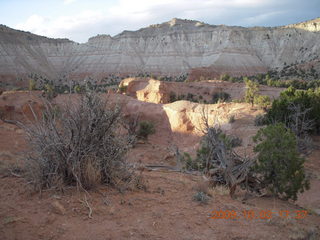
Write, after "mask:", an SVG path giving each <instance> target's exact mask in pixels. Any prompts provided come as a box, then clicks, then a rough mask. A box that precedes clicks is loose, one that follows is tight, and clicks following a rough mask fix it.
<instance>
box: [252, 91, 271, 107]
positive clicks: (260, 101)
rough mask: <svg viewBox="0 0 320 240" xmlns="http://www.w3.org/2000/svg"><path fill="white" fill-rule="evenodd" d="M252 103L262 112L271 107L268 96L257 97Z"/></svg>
mask: <svg viewBox="0 0 320 240" xmlns="http://www.w3.org/2000/svg"><path fill="white" fill-rule="evenodd" d="M254 103H255V104H257V105H258V106H259V107H260V108H262V109H263V110H267V109H268V107H270V106H271V100H270V97H269V96H265V95H258V96H256V97H255V99H254Z"/></svg>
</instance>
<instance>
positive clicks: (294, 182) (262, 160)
mask: <svg viewBox="0 0 320 240" xmlns="http://www.w3.org/2000/svg"><path fill="white" fill-rule="evenodd" d="M253 139H254V141H255V142H256V143H258V144H257V145H256V146H255V148H254V151H255V152H257V153H258V159H257V162H256V164H255V166H254V170H255V171H256V172H257V173H259V174H261V175H262V180H261V181H262V183H263V184H264V185H265V186H267V187H269V189H270V190H271V191H272V192H273V193H274V194H275V195H278V196H279V197H283V198H285V199H293V200H296V199H297V194H298V192H303V191H304V190H305V189H308V187H309V182H308V180H306V176H305V173H304V167H303V163H304V159H303V158H301V157H300V156H299V153H298V151H297V142H296V137H295V135H294V133H293V132H292V131H291V130H289V129H287V128H286V127H285V126H284V125H283V124H281V123H277V124H275V125H269V126H267V127H266V128H263V129H260V130H259V131H258V133H257V134H256V136H254V138H253Z"/></svg>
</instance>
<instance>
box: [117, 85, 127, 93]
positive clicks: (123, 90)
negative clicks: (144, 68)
mask: <svg viewBox="0 0 320 240" xmlns="http://www.w3.org/2000/svg"><path fill="white" fill-rule="evenodd" d="M119 92H120V93H126V92H127V86H124V85H120V86H119Z"/></svg>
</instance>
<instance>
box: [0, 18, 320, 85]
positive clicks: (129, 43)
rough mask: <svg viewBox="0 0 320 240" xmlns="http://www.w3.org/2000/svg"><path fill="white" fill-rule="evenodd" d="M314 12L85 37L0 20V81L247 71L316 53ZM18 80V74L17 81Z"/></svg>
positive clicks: (319, 38)
mask: <svg viewBox="0 0 320 240" xmlns="http://www.w3.org/2000/svg"><path fill="white" fill-rule="evenodd" d="M319 53H320V32H319V19H315V20H312V21H310V22H305V23H300V24H296V25H289V26H285V27H274V28H263V27H256V28H244V27H230V26H224V25H219V26H216V25H209V24H205V23H201V22H198V21H191V20H181V19H173V20H171V21H169V22H165V23H162V24H157V25H151V26H149V27H147V28H142V29H140V30H138V31H124V32H122V33H120V34H119V35H116V36H114V37H111V36H109V35H98V36H96V37H93V38H90V39H89V41H88V42H87V43H84V44H78V43H75V42H72V41H69V40H67V39H49V38H45V37H41V36H37V35H34V34H31V33H26V32H22V31H17V30H13V29H10V28H8V27H5V26H0V80H1V81H17V77H25V76H26V75H28V74H30V73H37V74H41V75H44V76H47V77H49V78H51V79H58V78H61V77H63V76H66V77H67V78H80V79H81V78H84V77H86V76H92V77H96V78H101V77H104V76H106V75H108V74H111V73H115V74H119V73H120V74H128V73H138V72H149V73H154V74H162V75H178V74H181V73H186V72H189V71H190V70H191V69H199V68H200V69H201V68H205V69H206V72H208V71H209V72H211V71H212V72H214V73H215V74H216V75H219V74H220V73H231V74H232V75H246V74H247V75H248V74H249V75H250V74H255V73H260V72H265V71H267V70H268V69H274V68H282V67H283V66H284V65H286V64H291V63H301V62H309V61H312V60H315V59H319V55H320V54H319ZM16 84H19V81H17V82H16Z"/></svg>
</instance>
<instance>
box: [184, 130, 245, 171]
mask: <svg viewBox="0 0 320 240" xmlns="http://www.w3.org/2000/svg"><path fill="white" fill-rule="evenodd" d="M241 144H242V140H241V139H240V138H238V137H235V136H230V135H226V134H225V133H223V132H222V130H221V129H220V128H213V127H212V128H209V134H206V135H205V136H204V137H203V138H202V140H201V145H200V148H199V149H198V150H197V156H196V158H195V159H192V158H191V156H190V155H189V154H187V153H185V154H184V156H183V160H184V161H185V166H186V169H188V170H197V171H199V170H200V171H204V172H208V171H209V170H210V169H211V168H214V167H215V164H216V163H217V162H219V161H220V160H219V159H218V158H219V157H218V156H217V154H219V153H218V152H217V149H218V148H219V147H220V146H222V147H223V149H224V150H225V151H226V152H229V151H230V150H231V149H232V148H234V147H237V146H241Z"/></svg>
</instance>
